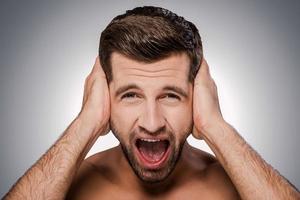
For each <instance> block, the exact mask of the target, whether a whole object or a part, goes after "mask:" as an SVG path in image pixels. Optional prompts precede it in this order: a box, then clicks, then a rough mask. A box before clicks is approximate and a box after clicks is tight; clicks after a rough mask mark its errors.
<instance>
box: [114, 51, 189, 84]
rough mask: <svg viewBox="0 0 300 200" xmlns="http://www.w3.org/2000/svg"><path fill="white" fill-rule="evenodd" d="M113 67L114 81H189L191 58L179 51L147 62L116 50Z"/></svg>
mask: <svg viewBox="0 0 300 200" xmlns="http://www.w3.org/2000/svg"><path fill="white" fill-rule="evenodd" d="M111 67H112V75H113V80H112V82H114V83H116V82H124V81H125V82H126V81H134V80H135V81H147V80H152V81H156V82H157V81H183V82H188V74H189V68H190V60H189V57H188V56H187V54H185V53H177V54H172V55H171V56H169V57H167V58H165V59H161V60H159V61H156V62H152V63H145V62H139V61H136V60H134V59H131V58H129V57H126V56H124V55H123V54H120V53H117V52H114V53H112V56H111Z"/></svg>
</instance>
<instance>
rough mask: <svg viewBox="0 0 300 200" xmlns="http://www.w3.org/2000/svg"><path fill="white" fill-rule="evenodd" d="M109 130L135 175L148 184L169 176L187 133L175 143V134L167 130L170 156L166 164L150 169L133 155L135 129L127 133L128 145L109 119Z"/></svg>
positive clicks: (176, 161) (179, 154)
mask: <svg viewBox="0 0 300 200" xmlns="http://www.w3.org/2000/svg"><path fill="white" fill-rule="evenodd" d="M190 129H191V128H189V131H190ZM111 130H112V132H113V134H114V135H115V137H116V138H117V139H118V140H119V142H120V145H121V148H122V152H123V154H124V156H125V157H126V160H127V161H128V163H129V165H130V166H131V168H132V169H133V171H134V173H135V174H136V175H137V177H138V178H139V179H140V180H142V181H144V182H145V183H150V184H151V183H152V184H154V183H159V182H162V181H164V180H166V179H167V178H168V177H169V175H170V174H171V172H172V171H173V170H174V169H175V166H176V164H177V163H178V160H179V158H180V156H181V153H182V149H183V146H184V144H185V142H186V138H187V134H185V135H186V137H184V138H183V139H182V140H181V141H179V144H178V145H176V142H175V141H176V140H175V135H174V134H173V133H172V132H170V131H167V133H168V135H169V139H170V141H169V142H170V147H169V148H170V156H169V158H168V161H167V164H166V165H165V166H164V167H163V168H161V169H157V170H156V169H155V170H151V169H145V168H143V167H142V166H141V165H140V164H139V163H138V161H137V159H136V157H135V154H134V152H133V147H132V145H131V144H133V142H132V140H133V138H134V136H135V135H136V134H137V133H136V132H135V131H133V132H131V133H130V134H129V144H130V145H126V143H125V142H124V140H123V139H122V138H121V137H119V136H120V134H119V133H120V132H119V131H118V130H117V129H116V126H115V125H114V123H112V121H111ZM186 132H187V131H186Z"/></svg>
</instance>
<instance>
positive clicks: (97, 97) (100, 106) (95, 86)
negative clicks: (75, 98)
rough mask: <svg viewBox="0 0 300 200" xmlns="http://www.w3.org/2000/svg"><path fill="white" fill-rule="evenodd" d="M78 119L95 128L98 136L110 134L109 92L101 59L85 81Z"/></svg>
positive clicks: (96, 62) (97, 59)
mask: <svg viewBox="0 0 300 200" xmlns="http://www.w3.org/2000/svg"><path fill="white" fill-rule="evenodd" d="M78 117H79V118H81V119H82V120H83V121H84V123H86V125H88V126H92V127H93V128H95V129H96V131H95V132H96V133H97V134H98V135H104V134H106V133H108V132H109V118H110V98H109V90H108V85H107V80H106V76H105V73H104V71H103V69H102V67H101V65H100V61H99V57H97V58H96V61H95V64H94V66H93V69H92V71H91V73H90V74H89V75H88V76H87V78H86V79H85V85H84V95H83V101H82V108H81V111H80V113H79V116H78Z"/></svg>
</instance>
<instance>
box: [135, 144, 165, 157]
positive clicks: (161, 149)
mask: <svg viewBox="0 0 300 200" xmlns="http://www.w3.org/2000/svg"><path fill="white" fill-rule="evenodd" d="M166 149H167V144H166V142H164V141H159V142H146V141H142V140H140V142H139V151H140V152H141V154H142V155H143V157H144V158H145V159H146V160H147V161H149V162H158V161H159V160H161V159H162V157H163V155H164V153H165V152H166Z"/></svg>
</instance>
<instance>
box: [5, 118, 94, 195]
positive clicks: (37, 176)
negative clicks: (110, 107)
mask: <svg viewBox="0 0 300 200" xmlns="http://www.w3.org/2000/svg"><path fill="white" fill-rule="evenodd" d="M95 131H96V130H95V129H94V128H92V127H90V126H87V125H85V124H84V122H83V121H82V120H81V119H80V118H76V119H75V120H74V121H73V122H72V123H71V125H70V126H69V127H68V128H67V129H66V131H65V132H64V133H63V135H62V136H61V137H60V139H59V140H58V141H57V142H56V143H55V144H54V145H53V146H52V147H51V148H50V149H49V150H48V151H47V152H46V153H45V154H44V155H43V156H42V157H41V158H40V159H39V160H38V161H37V162H36V163H35V164H34V165H33V166H32V167H31V168H30V169H29V170H28V171H27V172H26V173H25V174H24V175H23V176H22V177H21V178H20V179H19V180H18V182H17V183H16V184H15V185H14V186H13V187H12V189H11V190H10V191H9V193H8V194H7V195H6V196H5V199H64V197H65V194H66V193H67V191H68V188H69V186H70V184H71V182H72V179H73V177H74V175H75V173H76V170H77V169H78V167H79V166H80V164H81V162H82V161H83V159H84V157H85V155H86V154H87V152H88V150H89V149H90V148H91V146H92V145H93V143H94V142H95V141H96V139H97V134H96V133H93V132H95Z"/></svg>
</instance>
